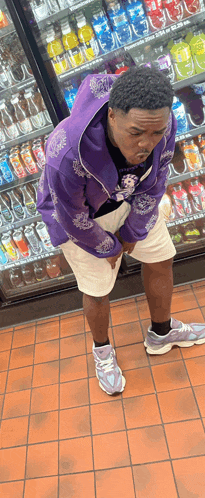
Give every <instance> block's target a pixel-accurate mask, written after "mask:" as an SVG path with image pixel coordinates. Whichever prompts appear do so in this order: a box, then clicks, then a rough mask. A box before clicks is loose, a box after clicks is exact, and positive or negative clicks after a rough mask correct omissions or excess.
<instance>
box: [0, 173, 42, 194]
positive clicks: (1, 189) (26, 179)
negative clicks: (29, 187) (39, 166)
mask: <svg viewBox="0 0 205 498" xmlns="http://www.w3.org/2000/svg"><path fill="white" fill-rule="evenodd" d="M41 173H42V171H39V173H34V174H33V175H28V176H24V177H23V178H17V179H16V180H14V181H13V182H10V183H5V185H1V186H0V194H1V193H2V192H9V190H13V188H16V187H20V186H21V185H25V183H31V182H33V181H34V180H38V179H39V178H40V176H41Z"/></svg>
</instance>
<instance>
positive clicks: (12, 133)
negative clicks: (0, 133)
mask: <svg viewBox="0 0 205 498" xmlns="http://www.w3.org/2000/svg"><path fill="white" fill-rule="evenodd" d="M6 133H7V135H8V137H9V138H10V140H14V138H17V137H18V136H19V132H18V128H17V126H16V125H15V124H12V125H10V126H7V128H6Z"/></svg>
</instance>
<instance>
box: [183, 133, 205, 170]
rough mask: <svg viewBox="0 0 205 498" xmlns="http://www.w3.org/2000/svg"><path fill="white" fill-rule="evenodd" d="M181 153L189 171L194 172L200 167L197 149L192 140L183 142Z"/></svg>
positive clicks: (200, 160) (199, 156) (200, 162)
mask: <svg viewBox="0 0 205 498" xmlns="http://www.w3.org/2000/svg"><path fill="white" fill-rule="evenodd" d="M183 152H184V156H185V158H186V162H187V165H188V169H189V171H195V170H197V169H200V168H201V167H202V158H201V155H200V152H199V148H198V147H197V145H196V144H195V143H194V140H187V141H184V142H183Z"/></svg>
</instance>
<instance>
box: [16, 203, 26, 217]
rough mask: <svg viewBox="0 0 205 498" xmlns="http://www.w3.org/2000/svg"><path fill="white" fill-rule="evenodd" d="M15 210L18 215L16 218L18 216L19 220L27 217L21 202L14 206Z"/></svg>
mask: <svg viewBox="0 0 205 498" xmlns="http://www.w3.org/2000/svg"><path fill="white" fill-rule="evenodd" d="M13 210H14V213H15V215H16V218H18V219H19V220H23V219H24V218H25V214H24V210H23V208H22V206H21V204H18V205H17V206H14V207H13Z"/></svg>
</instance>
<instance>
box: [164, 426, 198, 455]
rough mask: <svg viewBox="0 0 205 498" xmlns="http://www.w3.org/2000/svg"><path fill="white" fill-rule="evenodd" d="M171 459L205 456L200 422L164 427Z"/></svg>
mask: <svg viewBox="0 0 205 498" xmlns="http://www.w3.org/2000/svg"><path fill="white" fill-rule="evenodd" d="M165 432H166V436H167V441H168V445H169V451H170V455H171V458H183V457H188V456H189V457H190V456H194V455H196V456H199V455H204V454H205V434H204V429H203V426H202V423H201V420H188V421H186V422H175V423H173V424H166V425H165Z"/></svg>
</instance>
